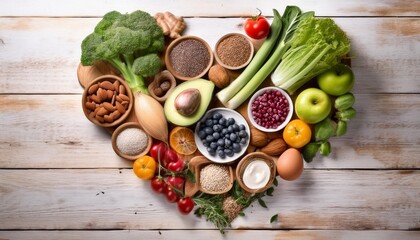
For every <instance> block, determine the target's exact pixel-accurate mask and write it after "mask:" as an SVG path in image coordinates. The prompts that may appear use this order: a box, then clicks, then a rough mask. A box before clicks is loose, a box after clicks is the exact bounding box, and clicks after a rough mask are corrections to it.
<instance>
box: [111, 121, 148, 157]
mask: <svg viewBox="0 0 420 240" xmlns="http://www.w3.org/2000/svg"><path fill="white" fill-rule="evenodd" d="M127 128H138V129H140V130H142V131H144V130H143V128H142V127H141V126H140V124H138V123H135V122H127V123H124V124H122V125H120V126H119V127H118V128H117V129H115V131H114V132H113V133H112V148H113V149H114V152H115V153H116V154H117V155H118V156H120V157H122V158H124V159H127V160H132V161H134V160H136V159H137V158H139V157H141V156H144V155H146V154H147V153H148V152H149V150H150V148H151V146H152V142H153V139H152V137H151V136H150V135H149V134H147V133H146V132H145V133H146V135H147V138H148V140H147V147H146V148H145V149H144V150H143V152H141V153H139V154H137V155H128V154H125V153H123V152H121V151H120V149H119V148H118V147H117V137H118V135H119V134H120V133H121V132H122V131H124V130H125V129H127Z"/></svg>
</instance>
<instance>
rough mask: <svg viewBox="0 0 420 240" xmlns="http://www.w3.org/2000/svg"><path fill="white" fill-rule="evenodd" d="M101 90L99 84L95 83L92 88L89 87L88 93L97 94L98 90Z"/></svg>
mask: <svg viewBox="0 0 420 240" xmlns="http://www.w3.org/2000/svg"><path fill="white" fill-rule="evenodd" d="M98 88H99V84H97V83H95V84H93V85H92V86H90V87H89V90H88V93H89V94H94V93H95V92H96V90H98Z"/></svg>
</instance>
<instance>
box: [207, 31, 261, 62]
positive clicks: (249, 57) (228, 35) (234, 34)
mask: <svg viewBox="0 0 420 240" xmlns="http://www.w3.org/2000/svg"><path fill="white" fill-rule="evenodd" d="M233 36H236V37H240V38H243V39H244V40H245V41H246V42H247V44H248V45H249V47H250V53H249V56H248V58H247V59H246V61H245V62H244V63H243V64H241V65H239V66H230V65H228V64H226V63H225V62H223V61H222V59H221V58H220V56H219V54H218V53H217V49H218V47H219V45H220V43H221V42H222V41H224V40H225V39H227V38H229V37H233ZM240 50H241V49H237V51H236V52H238V51H240ZM214 51H215V53H214V58H215V59H216V61H217V63H219V64H220V65H221V66H222V67H224V68H226V69H229V70H238V69H242V68H244V67H245V66H247V65H248V64H249V62H251V60H252V57H253V56H254V51H255V49H254V45H253V44H252V42H251V40H250V39H249V38H248V37H246V36H245V35H243V34H240V33H228V34H226V35H224V36H222V37H221V38H220V39H219V40H218V41H217V42H216V46H215V50H214Z"/></svg>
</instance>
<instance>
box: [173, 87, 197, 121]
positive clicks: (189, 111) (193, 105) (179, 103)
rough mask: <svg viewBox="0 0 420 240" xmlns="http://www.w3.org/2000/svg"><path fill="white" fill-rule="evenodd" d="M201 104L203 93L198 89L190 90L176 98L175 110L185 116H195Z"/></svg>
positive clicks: (184, 91)
mask: <svg viewBox="0 0 420 240" xmlns="http://www.w3.org/2000/svg"><path fill="white" fill-rule="evenodd" d="M200 102H201V93H200V91H199V90H198V89H197V88H188V89H185V90H183V91H182V92H180V93H179V94H178V95H177V96H176V98H175V102H174V105H175V109H176V110H177V111H178V113H180V114H182V115H184V116H191V115H193V114H194V113H195V112H196V111H197V109H198V106H200Z"/></svg>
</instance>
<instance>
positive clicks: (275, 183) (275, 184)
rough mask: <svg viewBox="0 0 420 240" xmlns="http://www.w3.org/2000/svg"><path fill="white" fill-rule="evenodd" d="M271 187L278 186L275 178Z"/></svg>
mask: <svg viewBox="0 0 420 240" xmlns="http://www.w3.org/2000/svg"><path fill="white" fill-rule="evenodd" d="M273 185H274V186H276V187H277V186H278V185H279V181H277V178H274V181H273Z"/></svg>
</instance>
